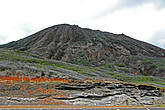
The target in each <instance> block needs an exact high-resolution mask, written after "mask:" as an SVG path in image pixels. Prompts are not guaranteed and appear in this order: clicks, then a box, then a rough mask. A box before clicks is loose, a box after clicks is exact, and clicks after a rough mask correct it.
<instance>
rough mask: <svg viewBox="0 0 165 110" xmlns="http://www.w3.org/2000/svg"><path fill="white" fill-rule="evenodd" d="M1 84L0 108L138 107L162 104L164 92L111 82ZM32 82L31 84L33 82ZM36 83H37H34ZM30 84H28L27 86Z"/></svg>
mask: <svg viewBox="0 0 165 110" xmlns="http://www.w3.org/2000/svg"><path fill="white" fill-rule="evenodd" d="M10 79H12V83H10V84H6V83H5V81H4V82H3V84H2V83H1V84H0V94H1V96H0V99H1V101H0V105H5V104H6V105H8V104H10V105H19V104H20V105H24V104H30V105H39V104H42V105H52V104H53V105H65V104H67V105H81V106H139V105H158V104H165V93H164V92H163V91H164V90H163V89H160V88H156V87H153V86H150V85H135V84H130V83H123V82H116V81H115V82H114V81H99V80H97V81H96V80H83V81H79V80H63V79H61V80H60V79H58V80H57V79H54V80H53V82H51V83H50V82H49V81H50V80H49V79H46V78H44V77H41V78H39V77H38V78H36V79H35V80H34V79H33V80H32V79H31V80H30V79H28V80H25V81H24V82H19V83H18V81H19V80H17V83H16V84H15V83H13V81H14V80H13V78H12V77H8V81H10ZM32 81H33V82H32ZM34 81H37V82H38V83H34ZM29 82H31V83H29Z"/></svg>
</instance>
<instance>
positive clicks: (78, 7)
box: [0, 0, 165, 48]
mask: <svg viewBox="0 0 165 110" xmlns="http://www.w3.org/2000/svg"><path fill="white" fill-rule="evenodd" d="M62 23H67V24H76V25H79V26H80V27H84V28H91V29H95V30H97V29H99V30H101V31H108V32H112V33H124V34H126V35H128V36H130V37H133V38H135V39H138V40H142V41H146V42H150V43H152V44H154V45H157V46H160V47H162V48H165V0H0V44H4V43H7V42H10V41H13V40H18V39H20V38H24V37H27V36H28V35H31V34H33V33H35V32H37V31H39V30H41V29H44V28H46V27H49V26H52V25H56V24H62Z"/></svg>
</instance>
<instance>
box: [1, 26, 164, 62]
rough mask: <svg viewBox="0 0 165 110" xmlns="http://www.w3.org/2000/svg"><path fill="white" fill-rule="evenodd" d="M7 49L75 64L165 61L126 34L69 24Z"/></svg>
mask: <svg viewBox="0 0 165 110" xmlns="http://www.w3.org/2000/svg"><path fill="white" fill-rule="evenodd" d="M3 47H7V48H11V49H17V50H21V51H26V52H31V53H34V54H38V55H40V56H42V57H45V58H51V59H56V60H62V61H66V62H71V63H76V62H80V60H84V59H85V60H88V61H90V60H94V61H95V62H98V61H102V62H104V60H105V57H121V56H127V55H137V56H151V57H165V50H163V49H161V48H159V47H156V46H153V45H151V44H148V43H145V42H142V41H138V40H135V39H133V38H131V37H129V36H126V35H124V34H113V33H109V32H102V31H99V30H91V29H87V28H80V27H79V26H77V25H69V24H60V25H55V26H52V27H49V28H46V29H44V30H42V31H40V32H37V33H35V34H33V35H31V36H28V37H26V38H23V39H21V40H18V41H14V42H10V43H8V44H6V45H3Z"/></svg>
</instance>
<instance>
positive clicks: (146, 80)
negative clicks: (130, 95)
mask: <svg viewBox="0 0 165 110" xmlns="http://www.w3.org/2000/svg"><path fill="white" fill-rule="evenodd" d="M108 74H109V75H111V77H112V78H114V79H117V80H120V81H126V82H132V83H139V84H159V85H162V86H165V82H164V81H162V80H159V79H156V78H154V77H150V76H129V75H126V74H120V73H108Z"/></svg>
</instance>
